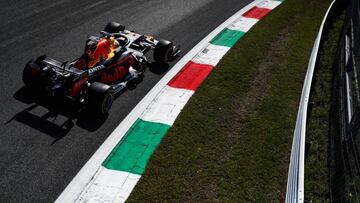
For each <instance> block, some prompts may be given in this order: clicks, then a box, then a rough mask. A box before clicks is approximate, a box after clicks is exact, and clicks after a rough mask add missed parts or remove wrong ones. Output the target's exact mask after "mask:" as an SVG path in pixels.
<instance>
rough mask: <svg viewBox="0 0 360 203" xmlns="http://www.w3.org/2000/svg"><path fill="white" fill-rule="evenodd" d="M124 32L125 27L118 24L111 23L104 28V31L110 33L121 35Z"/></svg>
mask: <svg viewBox="0 0 360 203" xmlns="http://www.w3.org/2000/svg"><path fill="white" fill-rule="evenodd" d="M124 30H125V26H123V25H121V24H120V23H117V22H110V23H108V24H107V25H106V26H105V28H104V31H105V32H108V33H119V32H122V31H124Z"/></svg>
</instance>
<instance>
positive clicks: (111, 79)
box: [23, 22, 180, 114]
mask: <svg viewBox="0 0 360 203" xmlns="http://www.w3.org/2000/svg"><path fill="white" fill-rule="evenodd" d="M100 33H101V37H96V36H91V37H89V38H88V39H87V41H86V45H85V53H84V54H83V55H82V56H81V57H79V58H77V59H75V60H73V61H72V62H71V63H69V64H68V63H67V61H65V62H60V61H57V60H54V59H52V58H49V57H47V56H46V55H42V56H39V57H38V58H37V59H35V60H33V59H32V60H30V61H29V62H28V63H27V64H26V66H25V68H24V71H23V82H24V83H25V85H27V86H31V87H34V88H42V89H44V90H46V92H47V93H48V94H49V95H50V96H66V97H68V98H70V99H72V100H74V101H77V102H79V103H83V104H87V106H88V107H89V108H90V109H91V110H94V111H95V112H97V113H100V114H106V113H107V112H108V111H109V109H110V108H111V105H112V103H113V100H114V98H115V95H116V94H117V93H119V92H121V91H122V90H124V89H125V88H126V87H127V88H131V87H135V86H136V84H138V83H139V82H141V81H142V78H143V74H144V71H145V68H146V67H148V66H149V65H150V63H149V61H148V60H147V58H146V57H145V54H146V53H147V52H148V51H149V50H153V59H154V61H155V62H156V63H158V64H166V63H168V62H170V61H172V60H173V59H174V58H175V57H176V56H177V55H178V54H179V52H180V50H179V49H178V48H177V47H176V46H174V45H173V43H172V42H170V41H166V40H156V39H154V38H153V37H151V36H147V35H141V34H138V33H135V32H133V31H129V30H125V27H124V26H123V25H121V24H119V23H116V22H110V23H108V24H107V25H106V27H105V29H104V31H101V32H100Z"/></svg>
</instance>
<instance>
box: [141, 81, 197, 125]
mask: <svg viewBox="0 0 360 203" xmlns="http://www.w3.org/2000/svg"><path fill="white" fill-rule="evenodd" d="M193 94H194V91H192V90H186V89H179V88H173V87H170V86H165V87H164V88H163V89H162V90H161V92H160V94H158V95H157V96H156V98H155V99H154V100H153V101H152V102H151V103H150V105H149V106H148V107H147V108H146V109H145V111H144V112H143V114H141V116H140V118H141V119H143V120H145V121H150V122H155V123H163V124H167V125H170V126H171V125H173V124H174V122H175V120H176V117H177V116H178V115H179V114H180V112H181V110H182V109H183V108H184V106H185V104H186V103H187V101H188V100H189V99H190V97H191V96H192V95H193Z"/></svg>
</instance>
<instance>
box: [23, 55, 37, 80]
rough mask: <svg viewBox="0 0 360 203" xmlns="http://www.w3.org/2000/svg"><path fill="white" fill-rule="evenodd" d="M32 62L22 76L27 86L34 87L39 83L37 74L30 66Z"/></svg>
mask: <svg viewBox="0 0 360 203" xmlns="http://www.w3.org/2000/svg"><path fill="white" fill-rule="evenodd" d="M31 62H32V61H29V62H28V63H27V64H26V65H25V67H24V70H23V74H22V80H23V82H24V84H25V85H26V86H34V85H35V84H36V81H37V76H36V72H35V71H34V70H33V68H32V67H31V65H30V63H31Z"/></svg>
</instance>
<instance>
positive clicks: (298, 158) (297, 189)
mask: <svg viewBox="0 0 360 203" xmlns="http://www.w3.org/2000/svg"><path fill="white" fill-rule="evenodd" d="M334 3H335V0H334V1H333V2H332V3H331V5H330V6H329V8H328V10H327V12H326V14H325V17H324V19H323V21H322V23H321V26H320V30H319V32H318V35H317V37H316V40H315V43H314V46H313V50H312V53H311V56H310V60H309V64H308V69H307V72H306V76H305V81H304V86H303V89H302V93H301V99H300V105H299V110H298V114H297V119H296V125H295V130H294V138H293V143H292V149H291V156H290V165H289V173H288V181H287V189H286V200H285V201H286V202H287V203H293V202H294V203H295V202H304V161H305V131H306V120H307V109H308V101H309V96H310V89H311V84H312V78H313V74H314V69H315V64H316V61H317V56H318V51H319V46H320V41H321V38H322V32H323V29H324V25H325V22H326V21H327V18H328V15H329V12H330V10H331V9H332V7H333V5H334Z"/></svg>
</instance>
